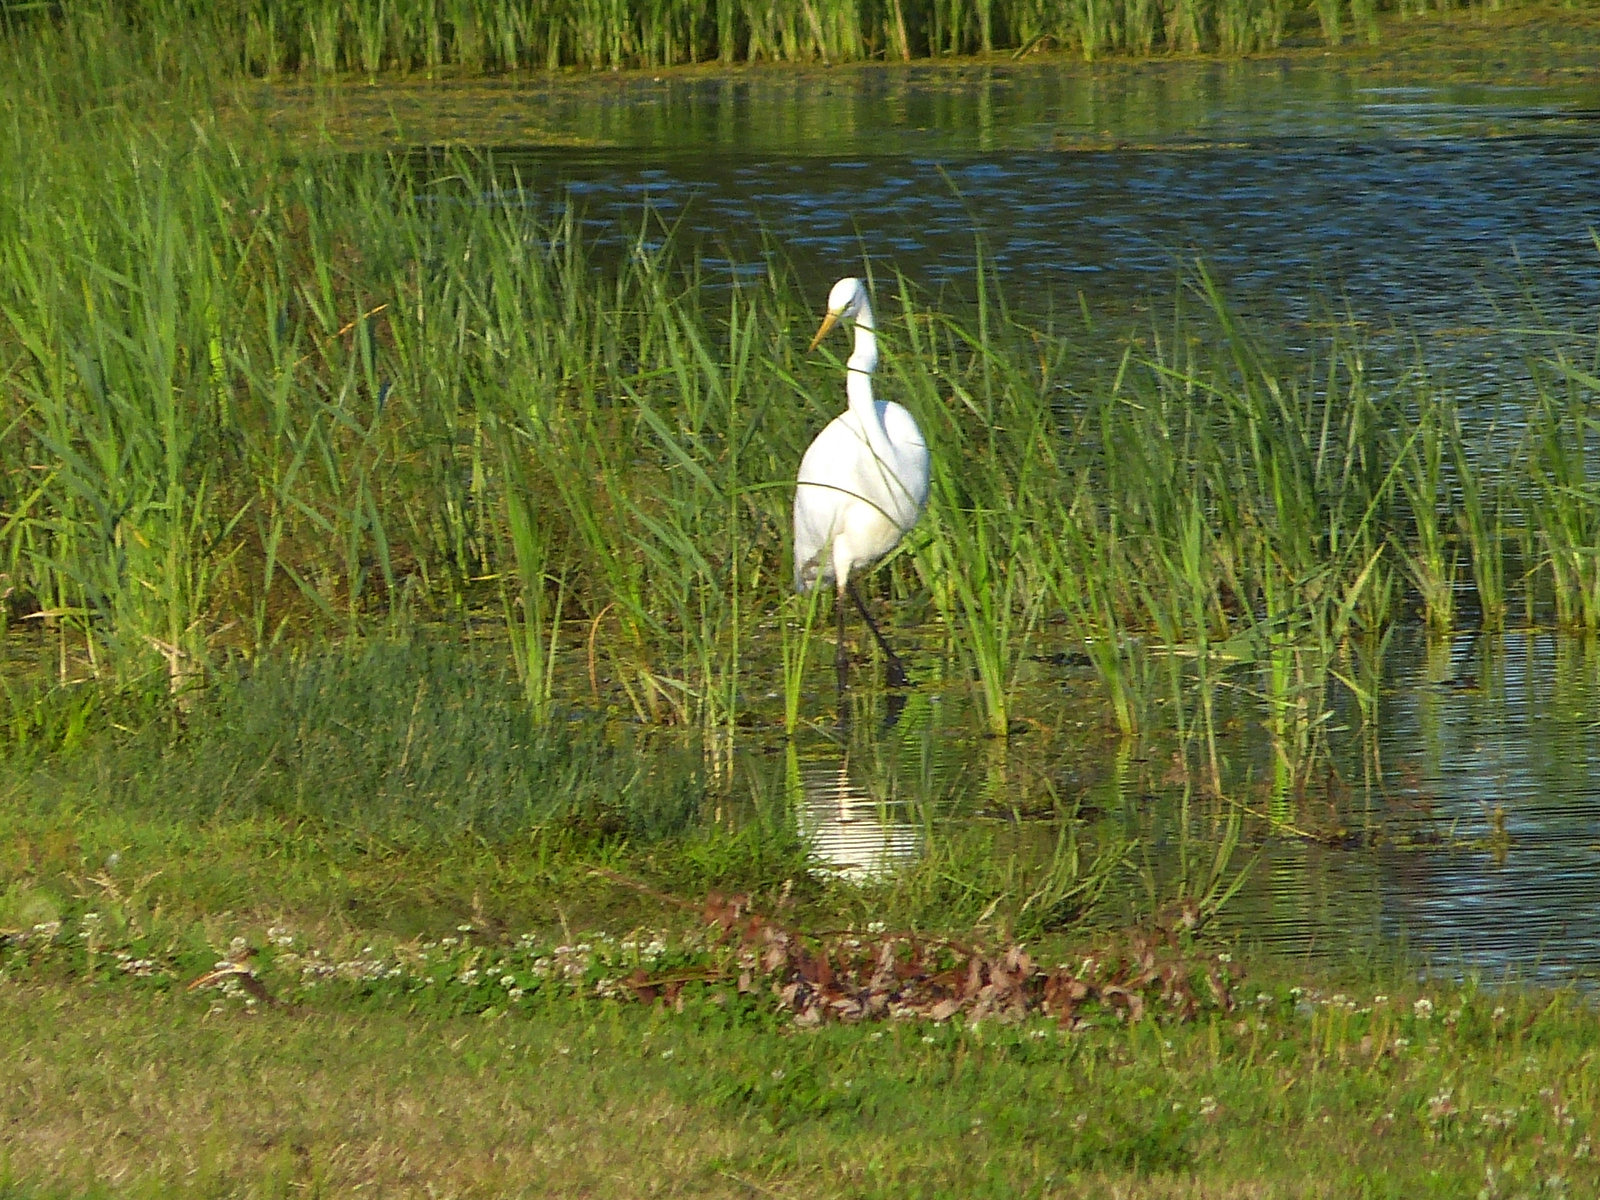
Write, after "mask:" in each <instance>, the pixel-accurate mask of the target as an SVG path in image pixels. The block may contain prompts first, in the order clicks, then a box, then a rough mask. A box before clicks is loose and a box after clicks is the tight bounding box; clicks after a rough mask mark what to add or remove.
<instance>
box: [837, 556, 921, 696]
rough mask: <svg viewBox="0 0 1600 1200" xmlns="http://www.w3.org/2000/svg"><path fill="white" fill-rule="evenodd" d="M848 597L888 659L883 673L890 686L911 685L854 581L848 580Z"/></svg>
mask: <svg viewBox="0 0 1600 1200" xmlns="http://www.w3.org/2000/svg"><path fill="white" fill-rule="evenodd" d="M849 586H850V598H851V599H852V600H854V601H855V602H856V608H858V609H859V610H860V611H861V619H862V620H863V621H865V622H866V623H867V628H868V629H870V630H872V636H873V637H874V638H876V639H877V642H878V649H880V650H882V651H883V657H884V658H885V659H887V660H888V663H887V666H886V668H885V674H886V675H887V676H888V679H887V682H888V684H889V686H890V687H892V688H903V687H910V686H911V679H910V677H909V676H908V675H907V674H906V667H905V664H904V663H903V662H901V661H900V656H899V655H898V654H896V653H895V652H894V651H893V650H891V649H890V648H889V642H888V640H887V639H886V638H885V637H884V636H883V634H882V633H881V632H879V630H878V626H877V624H876V623H875V622H874V621H873V619H872V614H871V613H869V612H868V611H867V606H866V604H865V603H864V602H863V601H862V599H861V593H860V592H858V591H857V590H856V581H855V580H854V579H852V580H851V581H850V584H849Z"/></svg>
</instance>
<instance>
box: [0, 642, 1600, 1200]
mask: <svg viewBox="0 0 1600 1200" xmlns="http://www.w3.org/2000/svg"><path fill="white" fill-rule="evenodd" d="M30 714H31V719H30V720H29V721H27V722H26V723H23V722H20V721H18V720H16V719H15V718H14V719H13V721H12V724H11V727H10V728H9V730H8V740H7V743H6V745H7V753H6V755H5V757H4V760H3V763H0V880H3V881H4V884H3V887H0V1015H3V1017H4V1019H5V1021H6V1022H7V1028H8V1029H10V1030H12V1031H13V1034H12V1036H11V1037H9V1038H7V1039H5V1043H4V1046H5V1048H4V1049H3V1050H0V1079H3V1080H4V1082H5V1085H6V1086H5V1087H4V1089H3V1092H0V1094H3V1095H4V1096H5V1097H6V1098H7V1099H6V1101H5V1104H6V1106H7V1107H6V1108H5V1120H6V1129H7V1131H8V1132H7V1133H6V1135H5V1137H4V1138H3V1139H0V1147H3V1160H0V1170H3V1172H4V1173H3V1174H0V1179H3V1180H4V1182H5V1186H6V1188H7V1190H8V1192H9V1194H14V1195H19V1196H69V1195H70V1196H83V1195H102V1194H104V1195H118V1196H124V1195H144V1194H149V1195H186V1196H212V1195H218V1196H220V1195H235V1194H239V1193H241V1192H248V1193H251V1194H262V1195H287V1194H293V1193H294V1192H297V1191H301V1190H308V1189H309V1190H312V1191H316V1192H318V1193H319V1194H323V1195H346V1194H354V1193H355V1192H356V1191H357V1190H358V1189H363V1190H381V1191H383V1192H384V1193H385V1194H397V1195H413V1194H415V1195H419V1196H420V1195H428V1194H437V1193H439V1192H445V1191H447V1192H450V1193H451V1194H456V1195H462V1196H477V1195H483V1196H489V1195H524V1194H525V1195H540V1194H544V1193H547V1192H549V1191H551V1190H560V1191H572V1190H578V1189H582V1190H587V1191H590V1192H594V1193H597V1194H634V1193H637V1192H641V1191H645V1190H651V1191H656V1192H661V1193H665V1194H707V1195H744V1194H751V1193H754V1194H774V1193H775V1194H779V1195H797V1196H800V1195H841V1194H842V1195H854V1196H873V1195H885V1196H888V1195H895V1196H900V1195H906V1194H911V1195H928V1196H947V1195H995V1196H1001V1195H1007V1196H1009V1195H1019V1194H1020V1195H1037V1196H1054V1195H1061V1196H1070V1195H1079V1194H1082V1193H1083V1192H1084V1191H1085V1190H1088V1191H1092V1192H1100V1193H1104V1194H1112V1195H1126V1196H1152V1197H1154V1196H1205V1197H1211V1196H1217V1197H1235V1196H1257V1197H1259V1196H1329V1197H1333V1196H1347V1195H1352V1194H1356V1195H1360V1194H1365V1195H1374V1196H1394V1197H1402V1196H1403V1197H1412V1196H1419V1195H1422V1196H1428V1195H1433V1196H1440V1197H1444V1196H1458V1195H1461V1194H1463V1193H1464V1192H1465V1193H1467V1194H1477V1193H1478V1192H1479V1190H1481V1189H1484V1188H1488V1189H1489V1194H1490V1195H1505V1196H1512V1195H1522V1194H1528V1193H1530V1192H1533V1193H1534V1194H1548V1195H1582V1194H1586V1192H1587V1191H1588V1190H1590V1189H1592V1188H1593V1187H1594V1186H1595V1185H1596V1183H1597V1182H1600V1178H1597V1175H1596V1171H1597V1168H1596V1166H1595V1163H1594V1160H1593V1158H1592V1155H1591V1150H1592V1142H1591V1138H1592V1136H1593V1123H1594V1120H1595V1117H1596V1113H1595V1111H1594V1106H1595V1097H1596V1094H1597V1089H1596V1084H1597V1082H1600V1080H1597V1079H1596V1076H1595V1068H1594V1061H1595V1048H1596V1037H1597V1034H1596V1027H1595V1024H1594V1021H1593V1016H1592V1013H1591V1011H1590V1010H1589V1008H1588V1006H1587V1005H1586V1004H1585V1003H1584V1002H1583V1001H1582V1000H1581V999H1580V998H1578V997H1575V996H1572V995H1570V994H1565V993H1555V992H1549V991H1541V990H1537V989H1532V988H1522V987H1519V986H1517V985H1515V984H1512V985H1506V986H1498V987H1483V988H1480V987H1479V986H1477V985H1476V984H1468V985H1465V986H1463V985H1460V984H1456V983H1451V982H1448V981H1444V982H1441V981H1439V980H1437V979H1429V978H1426V977H1424V976H1419V975H1418V973H1417V972H1416V971H1415V969H1408V968H1407V967H1406V966H1405V965H1404V964H1403V963H1401V962H1398V961H1389V962H1385V961H1381V960H1380V961H1377V962H1373V961H1352V962H1351V963H1350V964H1349V965H1347V966H1343V967H1341V966H1339V965H1328V964H1327V963H1322V964H1319V965H1314V966H1313V965H1307V964H1292V963H1285V962H1283V961H1281V960H1278V961H1273V960H1269V959H1267V958H1253V957H1252V956H1251V955H1250V953H1249V951H1248V949H1241V947H1239V946H1237V945H1230V944H1229V943H1225V942H1218V941H1216V940H1214V939H1208V937H1207V935H1206V932H1205V930H1204V928H1201V929H1198V930H1196V929H1191V928H1189V926H1190V924H1191V922H1194V921H1197V920H1198V921H1200V922H1202V923H1203V922H1204V920H1205V918H1206V917H1208V916H1209V915H1210V914H1211V913H1212V912H1213V911H1214V910H1215V909H1214V906H1215V903H1216V902H1217V900H1218V899H1219V898H1220V896H1221V894H1222V892H1223V891H1225V889H1226V886H1227V884H1228V883H1229V881H1230V880H1231V879H1232V878H1233V877H1234V876H1235V874H1236V872H1237V871H1238V869H1239V868H1240V867H1241V866H1243V865H1244V864H1243V863H1242V862H1241V861H1230V860H1229V858H1228V856H1227V854H1226V853H1225V852H1224V853H1221V854H1219V853H1218V849H1217V848H1218V846H1219V845H1225V844H1226V842H1227V834H1226V829H1225V828H1224V829H1223V830H1221V831H1220V832H1219V831H1218V830H1212V831H1211V834H1210V836H1208V837H1204V838H1202V839H1200V842H1201V844H1200V846H1199V849H1198V857H1199V858H1200V859H1201V860H1203V865H1202V866H1200V867H1198V868H1197V869H1196V870H1195V871H1194V873H1193V874H1192V875H1190V876H1188V877H1187V878H1184V879H1181V880H1174V879H1171V878H1167V877H1165V876H1164V877H1163V880H1162V882H1161V883H1159V884H1154V883H1153V884H1152V886H1153V889H1154V890H1153V891H1152V892H1151V894H1150V896H1149V897H1148V901H1147V902H1145V903H1141V904H1138V905H1136V906H1135V910H1134V912H1133V914H1132V915H1133V916H1134V918H1135V924H1134V926H1133V927H1132V929H1131V930H1130V929H1128V928H1126V924H1125V923H1126V917H1125V916H1124V915H1123V914H1124V912H1125V910H1124V909H1123V908H1122V907H1121V906H1120V905H1119V904H1116V903H1104V902H1102V901H1103V900H1105V899H1109V898H1111V897H1112V896H1115V895H1121V894H1125V893H1126V892H1127V891H1128V885H1129V884H1130V883H1131V882H1133V881H1134V880H1135V879H1136V877H1137V876H1138V874H1139V870H1140V868H1139V856H1138V855H1136V854H1133V853H1132V852H1131V847H1130V846H1128V845H1127V844H1126V843H1125V842H1119V841H1117V840H1116V838H1115V836H1114V834H1113V833H1111V832H1108V831H1107V830H1106V829H1104V828H1102V827H1100V826H1097V825H1095V824H1094V823H1093V822H1092V821H1091V820H1090V818H1089V817H1088V816H1087V815H1086V814H1082V813H1078V812H1073V811H1067V812H1061V813H1057V814H1056V815H1055V823H1054V824H1053V825H1052V826H1051V828H1052V829H1059V830H1061V831H1063V833H1065V834H1067V835H1068V836H1067V838H1065V839H1063V840H1058V841H1057V843H1056V844H1057V846H1058V852H1057V853H1056V854H1055V855H1053V856H1052V855H1050V854H1048V853H1045V854H1039V853H1037V852H1032V853H1029V852H1026V848H1025V847H1024V848H1021V849H1019V848H1018V847H1017V845H1016V843H1014V842H1011V841H1008V840H1007V838H1006V836H1005V834H1004V828H1005V827H1007V826H1010V825H1011V824H1013V821H1014V819H1013V821H1007V822H995V821H989V822H983V821H973V820H941V821H938V822H932V823H930V825H929V828H928V839H929V840H928V844H927V846H926V848H925V853H924V854H923V856H922V857H921V858H920V859H919V860H918V861H917V862H915V863H913V864H912V865H911V866H909V867H908V868H907V869H905V870H904V871H902V872H900V873H899V874H897V875H894V876H890V877H885V878H881V879H879V880H877V881H875V882H870V883H867V884H851V883H846V882H844V881H843V880H841V879H839V878H837V877H830V876H828V875H825V874H818V873H816V872H814V871H812V870H811V869H810V868H811V866H812V865H813V862H812V859H811V856H810V853H809V851H808V848H807V847H806V846H805V844H804V843H803V842H802V840H801V839H800V837H799V835H798V833H797V832H796V826H795V816H794V812H795V807H796V805H795V801H794V799H793V797H791V796H789V795H788V794H787V793H786V792H783V791H782V790H781V789H779V790H773V791H763V790H762V789H761V788H760V787H757V786H755V785H754V781H756V780H759V779H760V778H762V777H763V776H762V775H761V773H760V771H759V770H756V769H755V768H754V767H752V768H751V769H749V770H745V771H740V772H738V773H736V774H735V781H736V782H735V785H734V787H733V788H732V789H730V788H728V787H727V786H726V785H722V784H719V783H718V782H717V781H716V780H715V779H713V778H711V777H710V767H709V760H708V758H707V756H705V755H704V754H702V753H700V752H699V748H698V747H697V746H695V745H694V744H692V743H690V744H683V743H682V742H681V741H680V739H679V738H678V737H676V736H675V737H673V738H670V739H662V738H659V737H656V738H650V737H648V736H647V735H648V733H649V731H648V730H642V731H636V732H637V733H638V734H639V736H640V738H641V740H639V741H634V740H632V738H633V737H634V736H635V735H634V734H633V733H630V732H629V731H627V730H626V729H619V727H618V726H616V725H615V724H612V725H610V726H604V725H600V724H598V723H594V722H586V721H582V720H579V721H576V722H569V721H562V722H554V723H551V722H544V723H540V722H536V721H535V720H534V719H533V718H532V717H531V715H530V713H529V710H528V708H527V706H526V704H525V702H524V701H523V698H522V694H521V691H520V688H519V686H518V685H517V682H516V677H515V674H514V672H512V671H511V670H510V669H509V667H507V666H506V665H505V664H504V661H503V659H501V658H499V656H497V655H494V654H492V653H482V652H474V651H472V650H471V649H470V648H468V647H442V646H440V645H439V644H438V643H437V641H436V640H423V641H418V642H414V643H411V644H405V643H399V642H394V641H372V642H369V643H368V644H366V645H365V646H361V645H358V644H356V643H348V644H346V645H344V646H342V647H338V648H333V649H329V650H326V651H323V652H321V653H318V654H304V655H298V656H295V658H294V659H292V660H287V661H286V660H285V658H284V657H283V656H278V655H274V656H269V657H268V658H267V659H265V660H264V661H262V662H261V663H259V664H256V665H254V666H253V667H251V668H250V669H248V670H230V671H228V672H225V673H222V674H221V676H220V678H219V679H218V681H217V682H216V683H215V684H214V685H213V686H212V687H211V688H210V689H209V690H208V692H207V693H206V694H205V695H204V696H203V697H202V698H199V699H198V700H197V702H196V703H195V704H194V705H193V706H192V707H191V708H190V710H189V711H188V713H187V714H186V715H183V716H174V714H173V712H172V710H171V708H170V706H169V705H167V704H166V703H165V702H164V701H163V699H162V698H161V697H160V696H159V695H156V696H151V695H150V694H149V693H145V692H139V691H132V692H128V691H118V690H116V689H114V688H111V687H108V686H100V687H94V686H90V685H85V686H80V687H78V688H73V689H65V690H56V691H53V692H51V693H48V694H46V696H45V697H43V698H42V699H41V701H40V703H39V705H38V706H36V707H35V708H33V709H32V710H30ZM754 757H755V759H756V760H758V761H759V760H761V759H764V758H765V757H766V756H764V755H761V754H759V753H758V754H756V755H755V756H754ZM766 772H767V775H768V776H771V775H772V774H774V773H776V774H779V775H781V773H782V767H781V766H776V767H775V766H773V765H771V764H769V765H768V766H767V767H766ZM1140 796H1141V803H1147V802H1148V800H1149V796H1148V793H1147V792H1145V791H1143V790H1142V789H1141V791H1140ZM1024 824H1026V822H1024ZM1063 845H1065V846H1066V847H1067V848H1068V849H1067V851H1066V852H1062V851H1061V850H1060V849H1059V848H1060V847H1062V846H1063ZM1241 857H1242V856H1241ZM1208 868H1209V869H1210V870H1211V871H1212V872H1213V873H1212V874H1211V875H1210V876H1209V877H1208V875H1207V869H1208ZM1134 890H1135V891H1137V890H1138V889H1137V887H1135V888H1134ZM1019 949H1025V951H1026V953H1027V955H1028V958H1026V959H1023V958H1018V957H1015V951H1017V950H1019ZM1008 952H1010V953H1008ZM885 953H887V955H888V957H887V959H885V957H884V956H885ZM886 962H887V963H888V964H889V967H890V969H889V971H888V973H887V974H885V963H886Z"/></svg>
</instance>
